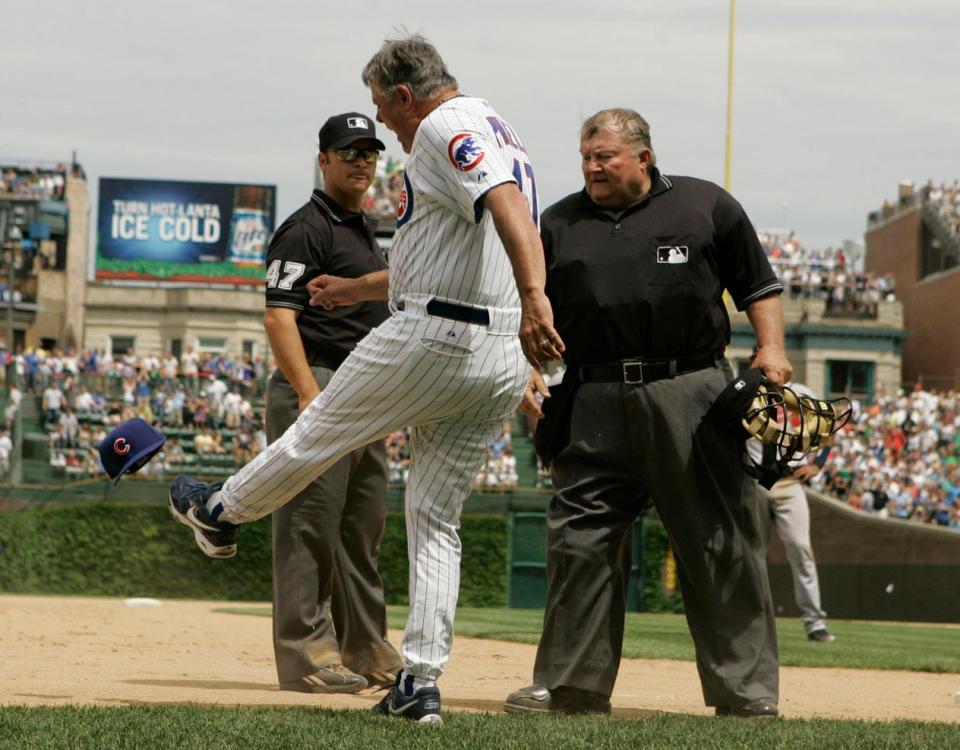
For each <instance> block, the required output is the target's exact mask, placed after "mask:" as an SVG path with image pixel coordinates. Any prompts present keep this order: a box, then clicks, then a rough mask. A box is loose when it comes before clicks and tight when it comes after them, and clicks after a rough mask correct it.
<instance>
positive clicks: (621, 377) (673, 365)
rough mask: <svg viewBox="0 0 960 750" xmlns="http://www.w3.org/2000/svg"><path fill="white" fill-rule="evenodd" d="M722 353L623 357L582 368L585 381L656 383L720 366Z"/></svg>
mask: <svg viewBox="0 0 960 750" xmlns="http://www.w3.org/2000/svg"><path fill="white" fill-rule="evenodd" d="M722 356H723V355H722V354H719V353H717V352H710V353H709V354H697V355H694V356H692V357H678V358H677V359H621V360H620V361H619V362H609V363H607V364H603V365H583V366H582V367H581V368H580V382H582V383H629V384H633V385H637V384H640V383H652V382H653V381H655V380H663V379H664V378H672V377H674V376H676V375H682V374H684V373H687V372H695V371H696V370H704V369H706V368H708V367H716V365H717V363H718V362H719V361H720V359H721V358H722Z"/></svg>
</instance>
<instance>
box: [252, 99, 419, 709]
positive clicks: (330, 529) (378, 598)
mask: <svg viewBox="0 0 960 750" xmlns="http://www.w3.org/2000/svg"><path fill="white" fill-rule="evenodd" d="M383 148H384V146H383V143H382V142H381V141H380V140H379V139H378V138H377V136H376V131H375V126H374V123H373V120H372V119H370V118H369V117H367V116H365V115H361V114H358V113H356V112H351V113H347V114H343V115H336V116H334V117H331V118H330V119H329V120H327V122H326V123H325V124H324V126H323V128H321V130H320V155H319V157H318V161H319V165H320V170H321V171H322V172H323V178H324V186H323V190H315V191H314V192H313V195H312V196H311V197H310V200H309V201H307V203H306V205H304V206H303V207H302V208H300V209H299V210H298V211H296V212H295V213H294V214H293V215H292V216H290V218H288V219H287V220H286V221H285V222H284V223H283V224H282V225H281V226H280V228H279V229H278V230H277V232H276V234H275V235H274V237H273V240H272V241H271V243H270V249H269V250H268V252H267V277H266V282H267V292H266V304H267V309H266V314H265V316H264V324H265V326H266V330H267V335H268V337H269V339H270V346H271V348H272V350H273V355H274V357H275V358H276V360H277V364H278V366H279V367H278V369H277V371H276V372H274V374H273V377H272V378H271V379H270V383H269V385H268V388H267V437H268V438H269V440H270V441H271V442H273V441H274V440H276V439H277V438H279V437H280V436H281V435H282V434H283V433H284V431H285V430H286V429H287V427H289V426H290V425H291V424H292V423H293V422H294V421H296V419H297V416H298V415H299V413H300V411H302V410H303V409H304V407H306V406H307V404H309V403H310V402H311V401H312V400H313V399H314V398H316V397H317V396H318V395H319V394H320V390H321V389H322V388H323V387H324V386H325V385H326V384H327V383H328V382H329V380H330V377H331V376H332V375H333V372H334V370H336V369H337V368H338V367H339V366H340V364H341V363H342V362H343V360H344V359H346V357H347V355H348V354H349V353H350V351H351V350H352V349H353V348H354V346H355V345H356V343H357V342H358V341H359V340H360V339H362V338H363V337H364V336H366V334H367V333H368V332H369V331H370V329H371V328H373V327H375V326H377V325H379V324H380V323H382V322H383V321H384V320H385V319H386V317H387V315H388V314H389V311H388V310H387V305H386V303H384V302H361V303H358V304H355V305H351V306H348V307H339V308H336V309H333V310H324V309H322V308H319V307H311V306H310V304H309V299H310V296H309V294H308V293H307V282H308V281H309V280H310V279H312V278H314V277H315V276H319V275H321V274H334V275H336V276H345V277H357V276H363V275H364V274H367V273H371V272H374V271H379V270H382V269H384V268H386V261H385V259H384V257H383V253H382V252H381V251H380V249H379V248H378V246H377V243H376V240H375V239H374V236H373V228H372V227H371V226H370V223H369V221H368V220H367V217H366V216H365V215H364V214H363V212H362V211H361V207H362V201H363V195H364V193H365V192H366V191H367V189H368V188H369V187H370V184H371V182H372V181H373V177H374V174H375V172H376V166H377V160H378V157H379V153H380V151H382V150H383ZM386 482H387V480H386V457H385V447H384V444H383V441H377V442H374V443H371V444H370V445H368V446H366V447H364V448H358V449H357V450H355V451H353V452H352V453H350V454H348V455H347V456H345V457H344V458H343V459H341V460H340V461H339V462H338V463H336V464H334V466H332V467H331V468H330V469H328V470H327V471H326V473H324V474H323V475H322V476H321V477H319V478H318V479H317V480H315V481H314V482H313V483H311V484H310V485H309V486H308V487H307V488H306V489H305V490H304V491H303V492H301V493H300V494H299V495H298V496H297V497H295V498H294V499H293V500H292V501H291V502H290V503H288V504H287V505H285V506H283V507H282V508H280V509H279V510H277V511H274V513H273V634H274V651H275V653H276V659H277V675H278V677H279V682H280V688H281V689H284V690H297V691H302V692H312V693H333V692H337V693H352V692H356V691H357V690H362V689H363V688H365V687H367V686H368V684H370V685H377V686H388V685H392V684H393V681H394V677H395V675H396V672H397V671H398V670H399V668H400V661H401V659H400V656H399V654H398V653H397V652H396V650H395V649H394V648H393V646H391V645H390V643H389V642H388V641H387V639H386V625H387V623H386V610H385V607H384V601H383V582H382V580H381V578H380V574H379V572H378V570H377V557H378V554H379V548H380V539H381V537H382V535H383V526H384V519H385V512H386V505H385V503H386ZM348 499H349V502H348Z"/></svg>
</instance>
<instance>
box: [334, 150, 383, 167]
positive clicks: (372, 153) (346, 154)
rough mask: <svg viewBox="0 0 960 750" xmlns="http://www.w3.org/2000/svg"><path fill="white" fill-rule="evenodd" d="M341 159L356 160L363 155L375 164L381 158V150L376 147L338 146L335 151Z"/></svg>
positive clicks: (367, 160)
mask: <svg viewBox="0 0 960 750" xmlns="http://www.w3.org/2000/svg"><path fill="white" fill-rule="evenodd" d="M333 153H335V154H336V155H337V158H338V159H339V160H340V161H346V162H354V161H356V160H357V157H358V156H362V157H363V160H364V161H365V162H366V163H367V164H373V163H375V162H376V161H377V159H379V158H380V152H379V151H378V150H377V149H375V148H338V149H337V150H336V151H334V152H333Z"/></svg>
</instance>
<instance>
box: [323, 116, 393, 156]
mask: <svg viewBox="0 0 960 750" xmlns="http://www.w3.org/2000/svg"><path fill="white" fill-rule="evenodd" d="M363 140H371V141H373V142H374V145H375V146H376V147H377V148H378V149H380V150H381V151H385V150H386V148H387V147H386V146H384V145H383V141H381V140H380V139H379V138H377V128H376V125H375V124H374V122H373V119H371V118H370V117H367V116H366V115H361V114H360V113H359V112H347V113H345V114H342V115H334V116H333V117H331V118H330V119H328V120H327V121H326V122H325V123H323V127H322V128H320V150H321V151H334V150H336V149H338V148H346V147H347V146H349V145H351V144H353V143H356V142H357V141H363Z"/></svg>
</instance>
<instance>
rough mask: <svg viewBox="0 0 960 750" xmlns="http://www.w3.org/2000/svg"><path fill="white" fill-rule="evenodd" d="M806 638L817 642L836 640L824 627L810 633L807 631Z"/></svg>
mask: <svg viewBox="0 0 960 750" xmlns="http://www.w3.org/2000/svg"><path fill="white" fill-rule="evenodd" d="M807 639H808V640H811V641H816V642H817V643H833V641H835V640H837V637H836V636H835V635H834V634H833V633H831V632H830V631H829V630H827V629H826V628H820V629H819V630H814V631H813V632H812V633H807Z"/></svg>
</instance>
